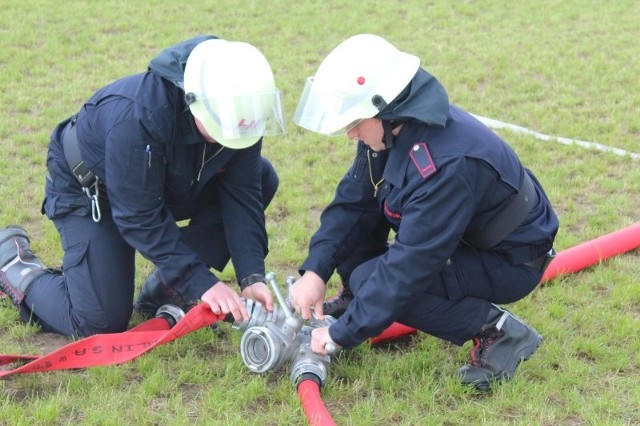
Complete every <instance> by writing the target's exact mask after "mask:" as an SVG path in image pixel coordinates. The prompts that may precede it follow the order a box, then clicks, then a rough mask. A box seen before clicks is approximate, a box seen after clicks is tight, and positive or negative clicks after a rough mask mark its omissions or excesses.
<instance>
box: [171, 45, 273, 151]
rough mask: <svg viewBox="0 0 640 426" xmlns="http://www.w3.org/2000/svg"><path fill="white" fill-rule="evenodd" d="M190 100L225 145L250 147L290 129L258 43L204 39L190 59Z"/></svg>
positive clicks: (187, 85) (186, 82) (195, 112)
mask: <svg viewBox="0 0 640 426" xmlns="http://www.w3.org/2000/svg"><path fill="white" fill-rule="evenodd" d="M184 91H185V99H186V101H187V103H188V104H189V109H190V110H191V113H192V114H193V116H194V117H195V118H196V119H197V120H199V121H200V122H201V123H202V125H203V126H204V128H205V130H206V131H207V133H208V134H209V136H211V137H212V138H213V139H214V140H215V141H216V142H218V143H219V144H221V145H223V146H225V147H229V148H233V149H242V148H247V147H249V146H251V145H253V144H255V143H256V142H258V140H260V138H261V137H262V136H264V135H277V134H282V133H284V131H285V126H284V119H283V113H282V103H281V101H280V92H279V90H278V89H277V88H276V86H275V82H274V78H273V73H272V71H271V67H270V66H269V63H268V62H267V60H266V58H265V57H264V56H263V55H262V53H261V52H260V51H259V50H258V49H257V48H255V47H254V46H252V45H250V44H248V43H244V42H239V41H227V40H221V39H213V40H206V41H203V42H202V43H199V44H198V45H197V46H196V47H195V48H194V49H193V51H192V52H191V53H190V55H189V57H188V58H187V64H186V66H185V71H184Z"/></svg>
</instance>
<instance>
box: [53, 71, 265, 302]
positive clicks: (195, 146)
mask: <svg viewBox="0 0 640 426" xmlns="http://www.w3.org/2000/svg"><path fill="white" fill-rule="evenodd" d="M178 71H179V72H181V71H182V70H178ZM65 124H66V122H63V123H62V124H61V125H60V126H58V128H57V129H56V130H55V131H54V135H53V138H54V139H57V140H60V139H61V137H62V135H61V133H62V132H63V129H64V126H65ZM77 135H78V139H79V140H81V141H82V144H80V148H81V154H82V158H83V160H84V161H85V164H86V165H87V167H88V168H89V169H90V170H91V171H92V172H93V173H94V174H95V175H96V176H98V177H99V179H100V180H101V181H102V182H103V183H104V185H105V186H106V189H107V193H108V204H109V205H110V208H111V214H112V216H113V219H114V222H115V223H116V225H117V227H118V229H119V231H120V233H121V234H122V236H123V238H124V239H125V240H126V241H127V243H129V244H130V245H131V246H132V247H133V248H135V249H136V250H138V251H139V252H140V253H141V254H142V255H143V256H144V257H145V258H147V259H148V260H150V261H151V262H153V263H154V264H155V265H156V266H157V267H158V268H159V271H160V274H161V276H162V279H163V281H164V282H165V283H166V284H167V285H169V286H172V287H174V288H175V289H176V290H178V291H179V292H181V293H182V294H184V295H185V296H186V297H188V298H191V299H194V300H195V299H198V298H199V297H200V296H201V295H202V292H200V290H197V291H196V290H195V289H208V288H209V287H211V285H213V284H214V283H216V282H217V281H219V280H218V278H216V277H215V276H214V275H213V274H212V273H211V272H210V270H209V268H208V267H207V265H205V264H204V263H203V262H202V261H200V260H199V259H198V258H197V256H196V254H195V253H194V252H193V250H191V249H190V248H189V247H187V246H186V244H185V243H184V241H183V239H182V236H181V232H180V229H179V227H178V225H177V224H176V221H175V219H174V218H173V217H172V215H171V213H170V210H169V208H168V206H169V205H171V204H176V205H185V204H188V203H190V202H192V201H193V200H194V199H195V198H196V196H197V195H198V193H199V192H200V191H201V190H202V189H203V188H204V186H205V185H207V184H208V183H210V182H211V181H212V180H215V182H216V185H217V189H218V193H219V204H220V208H221V215H222V219H223V222H224V227H225V235H226V239H227V241H228V245H229V250H230V253H231V257H232V261H233V264H234V267H235V271H236V275H237V277H238V278H239V279H240V278H243V277H246V276H249V275H251V274H258V273H259V274H264V258H265V256H266V255H267V235H266V231H265V218H264V211H263V203H262V193H261V172H262V160H261V147H262V140H260V141H259V142H258V143H256V144H255V145H253V146H252V147H250V148H246V149H242V150H234V149H230V148H223V147H222V146H221V145H219V144H211V143H207V142H206V141H205V140H204V138H203V137H202V136H201V135H200V133H199V132H198V130H197V128H196V126H195V122H194V119H193V116H192V114H191V113H190V111H189V109H188V106H187V105H186V103H185V101H184V92H183V91H182V89H181V88H180V87H178V86H177V85H176V84H174V83H173V82H171V81H169V80H167V79H165V78H162V77H160V76H158V75H156V74H154V73H153V72H145V73H141V74H137V75H133V76H129V77H125V78H123V79H121V80H118V81H115V82H113V83H111V84H109V85H107V86H106V87H104V88H102V89H100V90H99V91H98V92H97V93H95V95H94V96H93V97H92V98H91V99H90V100H89V101H87V102H86V104H85V105H84V106H83V107H82V109H81V111H80V112H79V114H78V117H77ZM60 147H61V144H59V143H57V144H50V148H49V149H50V153H49V164H48V170H49V171H50V173H51V174H55V178H54V180H53V182H47V198H46V200H45V202H44V206H43V210H44V212H45V213H46V214H47V216H49V217H50V218H54V217H60V216H62V215H65V214H69V213H70V214H81V215H85V214H88V212H89V208H90V206H89V204H88V200H87V197H86V196H85V195H83V194H82V192H80V191H79V185H78V183H77V181H75V179H74V178H73V176H72V175H71V174H70V173H69V167H68V166H67V164H66V161H65V158H64V154H63V152H62V150H61V149H60ZM103 214H104V212H103ZM105 261H108V259H105ZM187 289H191V290H190V291H189V290H187ZM192 293H198V294H192Z"/></svg>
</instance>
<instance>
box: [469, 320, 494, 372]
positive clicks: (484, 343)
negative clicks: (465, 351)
mask: <svg viewBox="0 0 640 426" xmlns="http://www.w3.org/2000/svg"><path fill="white" fill-rule="evenodd" d="M500 337H502V331H501V330H498V329H497V328H495V327H488V328H486V329H483V330H482V331H480V334H478V335H477V336H475V337H474V338H473V343H474V347H473V349H472V350H471V352H470V353H469V355H470V356H471V365H472V366H474V367H481V366H482V365H483V364H484V359H485V358H486V354H487V350H488V349H489V348H490V347H491V346H492V345H493V344H494V343H495V342H496V341H497V340H498V339H500Z"/></svg>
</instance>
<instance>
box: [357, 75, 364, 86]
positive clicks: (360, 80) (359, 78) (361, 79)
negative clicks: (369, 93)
mask: <svg viewBox="0 0 640 426" xmlns="http://www.w3.org/2000/svg"><path fill="white" fill-rule="evenodd" d="M357 81H358V84H359V85H360V86H362V85H363V84H364V81H365V80H364V77H358V80H357Z"/></svg>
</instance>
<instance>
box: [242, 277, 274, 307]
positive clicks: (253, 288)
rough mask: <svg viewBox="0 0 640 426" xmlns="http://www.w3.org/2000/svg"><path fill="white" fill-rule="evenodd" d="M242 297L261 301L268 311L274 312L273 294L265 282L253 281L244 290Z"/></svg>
mask: <svg viewBox="0 0 640 426" xmlns="http://www.w3.org/2000/svg"><path fill="white" fill-rule="evenodd" d="M242 297H244V298H247V299H252V300H255V301H256V302H260V303H261V304H262V306H264V307H265V308H266V309H267V311H269V312H273V295H272V294H271V290H269V287H267V285H266V284H265V283H263V282H257V283H253V284H251V285H250V286H247V287H245V288H244V290H242Z"/></svg>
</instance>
